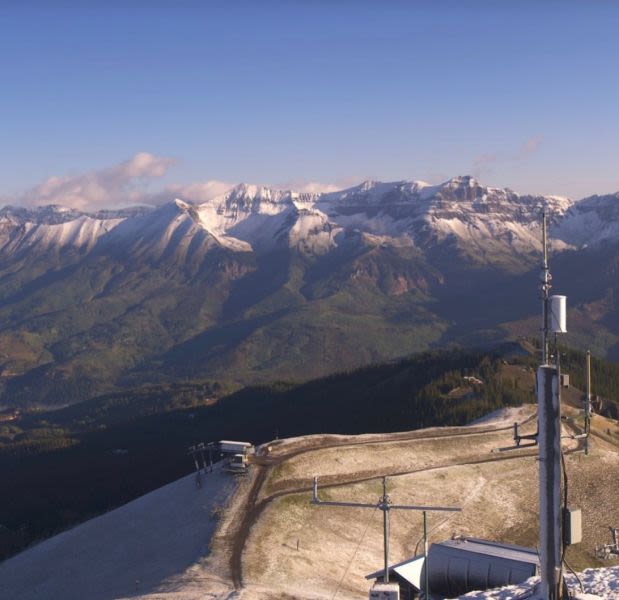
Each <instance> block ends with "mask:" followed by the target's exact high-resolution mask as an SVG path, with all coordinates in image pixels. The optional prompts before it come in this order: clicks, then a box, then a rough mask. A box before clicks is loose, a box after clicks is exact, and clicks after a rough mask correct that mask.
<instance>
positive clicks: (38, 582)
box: [0, 467, 236, 600]
mask: <svg viewBox="0 0 619 600" xmlns="http://www.w3.org/2000/svg"><path fill="white" fill-rule="evenodd" d="M235 489H236V480H235V478H234V477H232V476H230V474H229V473H225V472H223V471H222V470H221V468H218V467H215V470H214V471H213V473H209V474H207V475H206V476H203V477H202V487H201V488H197V487H196V485H195V476H194V475H193V474H192V475H188V476H186V477H183V478H182V479H179V480H178V481H175V482H173V483H170V484H168V485H166V486H164V487H162V488H159V489H157V490H155V491H153V492H151V493H149V494H146V495H145V496H142V497H140V498H138V499H136V500H134V501H132V502H129V503H128V504H126V505H124V506H121V507H120V508H117V509H115V510H113V511H111V512H109V513H106V514H104V515H102V516H100V517H97V518H95V519H92V520H90V521H87V522H85V523H83V524H81V525H78V526H77V527H74V528H73V529H70V530H68V531H65V532H64V533H61V534H59V535H57V536H55V537H53V538H50V539H48V540H46V541H44V542H42V543H40V544H38V545H36V546H34V547H32V548H30V549H28V550H26V551H24V552H22V553H21V554H18V555H17V556H14V557H13V558H10V559H9V560H7V561H5V562H3V563H1V564H0V582H1V584H0V599H2V600H35V599H36V600H41V599H43V598H49V599H52V598H54V599H58V600H61V599H62V600H73V599H74V600H83V599H85V598H88V600H111V599H117V598H123V597H135V596H146V597H156V596H157V595H159V594H160V593H162V594H163V595H164V597H167V592H169V591H172V590H174V588H175V587H176V584H175V581H176V580H177V579H178V578H183V577H186V576H187V572H188V571H189V572H192V569H193V571H195V570H196V569H197V570H199V566H200V562H201V561H202V560H203V559H204V558H205V557H206V555H207V554H208V549H209V542H210V539H211V536H212V535H213V532H214V531H215V528H216V526H217V521H218V519H217V516H218V512H219V509H220V508H221V507H223V506H225V505H226V504H227V503H228V501H229V499H230V497H231V496H232V494H233V493H234V490H235ZM202 591H203V590H202ZM152 595H154V596H152Z"/></svg>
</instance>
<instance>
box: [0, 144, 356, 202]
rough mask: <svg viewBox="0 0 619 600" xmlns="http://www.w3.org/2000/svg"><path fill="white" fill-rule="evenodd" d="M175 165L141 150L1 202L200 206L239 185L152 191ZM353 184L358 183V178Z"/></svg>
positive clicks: (304, 184) (302, 186)
mask: <svg viewBox="0 0 619 600" xmlns="http://www.w3.org/2000/svg"><path fill="white" fill-rule="evenodd" d="M173 164H174V160H173V159H171V158H168V157H165V156H157V155H155V154H151V153H149V152H139V153H137V154H136V155H135V156H133V157H131V158H130V159H128V160H126V161H124V162H121V163H119V164H117V165H113V166H111V167H107V168H105V169H99V170H93V171H89V172H88V173H81V174H78V175H72V176H65V177H60V176H53V177H50V178H49V179H47V180H46V181H44V182H43V183H40V184H38V185H36V186H34V187H32V188H31V189H29V190H27V191H26V192H24V193H23V194H21V195H18V196H14V197H11V198H0V201H1V202H6V203H10V204H21V205H26V206H45V205H49V204H59V205H61V206H66V207H69V208H75V209H78V210H83V211H94V210H98V209H101V208H116V207H121V206H128V205H131V204H151V205H154V206H158V205H160V204H164V203H166V202H170V201H171V200H173V199H174V198H181V199H182V200H186V201H189V202H192V203H195V204H201V203H203V202H208V201H209V200H211V199H213V198H215V197H217V196H221V195H222V194H225V193H226V192H227V191H229V190H230V189H231V188H233V187H234V186H235V185H237V184H235V183H230V182H226V181H220V180H217V179H212V180H207V181H201V182H193V183H187V184H179V183H176V184H169V185H167V186H165V187H163V188H160V189H158V190H157V189H155V190H153V188H152V187H151V186H150V184H152V182H153V180H156V179H159V178H161V177H163V176H164V175H165V174H166V173H167V172H168V170H169V168H170V167H171V166H172V165H173ZM353 183H354V184H356V183H358V181H357V178H355V180H354V182H353ZM350 185H352V184H351V182H350V181H346V182H344V181H340V182H336V183H320V182H317V181H307V180H297V181H289V182H287V183H283V184H281V185H276V186H268V187H275V188H277V189H281V190H293V191H295V192H307V193H323V192H336V191H339V190H341V189H343V188H344V187H349V186H350Z"/></svg>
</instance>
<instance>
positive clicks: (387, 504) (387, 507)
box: [311, 477, 462, 600]
mask: <svg viewBox="0 0 619 600" xmlns="http://www.w3.org/2000/svg"><path fill="white" fill-rule="evenodd" d="M311 503H312V504H315V505H318V506H343V507H346V508H373V509H377V508H378V509H379V510H381V511H382V512H383V557H384V563H385V565H384V574H383V581H384V582H385V583H389V511H391V510H416V511H421V512H423V539H424V570H425V583H424V590H423V591H424V596H423V597H424V599H426V600H429V598H430V590H429V587H430V586H429V584H428V529H427V513H428V512H431V511H438V512H461V511H462V509H461V508H458V507H450V506H417V505H408V504H393V503H392V502H391V498H389V495H388V494H387V478H386V477H383V495H382V496H381V497H380V499H379V500H378V502H375V503H374V504H372V503H365V502H337V501H332V500H320V498H319V497H318V477H314V487H313V491H312V501H311Z"/></svg>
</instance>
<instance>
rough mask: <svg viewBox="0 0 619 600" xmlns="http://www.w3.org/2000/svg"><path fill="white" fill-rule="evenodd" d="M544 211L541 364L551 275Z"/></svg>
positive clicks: (544, 358)
mask: <svg viewBox="0 0 619 600" xmlns="http://www.w3.org/2000/svg"><path fill="white" fill-rule="evenodd" d="M546 227H547V225H546V211H544V212H542V247H543V257H544V258H543V263H542V273H541V277H540V279H541V286H540V288H541V291H542V364H543V365H547V364H548V312H549V311H548V297H549V292H550V288H551V287H552V286H551V285H550V281H551V280H552V275H551V274H550V269H549V268H548V241H547V235H546Z"/></svg>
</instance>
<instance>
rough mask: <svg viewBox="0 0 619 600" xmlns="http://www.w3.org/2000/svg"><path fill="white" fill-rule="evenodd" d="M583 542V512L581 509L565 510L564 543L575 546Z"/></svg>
mask: <svg viewBox="0 0 619 600" xmlns="http://www.w3.org/2000/svg"><path fill="white" fill-rule="evenodd" d="M580 542H582V512H581V510H580V508H568V507H567V506H566V507H564V508H563V543H564V544H565V545H566V546H573V545H574V544H580Z"/></svg>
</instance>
